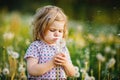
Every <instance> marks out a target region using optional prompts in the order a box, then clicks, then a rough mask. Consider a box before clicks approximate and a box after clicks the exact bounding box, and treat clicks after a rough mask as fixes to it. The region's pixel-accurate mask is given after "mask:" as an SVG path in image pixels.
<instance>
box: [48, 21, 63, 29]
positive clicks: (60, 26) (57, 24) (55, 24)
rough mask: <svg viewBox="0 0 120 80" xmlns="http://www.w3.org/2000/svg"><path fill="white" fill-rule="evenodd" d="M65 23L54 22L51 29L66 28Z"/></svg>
mask: <svg viewBox="0 0 120 80" xmlns="http://www.w3.org/2000/svg"><path fill="white" fill-rule="evenodd" d="M64 25H65V21H54V22H53V23H52V25H51V26H50V27H49V28H64Z"/></svg>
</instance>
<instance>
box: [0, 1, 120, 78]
mask: <svg viewBox="0 0 120 80" xmlns="http://www.w3.org/2000/svg"><path fill="white" fill-rule="evenodd" d="M44 5H55V6H58V7H61V8H62V9H63V10H64V12H65V14H66V15H67V16H68V20H69V22H68V23H69V24H68V26H69V34H68V39H67V46H68V49H69V51H70V55H71V59H72V62H73V64H74V65H75V68H76V71H77V73H76V75H75V77H72V78H71V77H69V78H68V80H120V0H0V80H27V71H26V63H25V60H24V59H23V57H24V54H25V52H26V49H27V48H28V46H29V45H30V43H31V42H32V32H31V21H32V17H33V15H34V14H35V10H36V9H37V8H39V7H41V6H44Z"/></svg>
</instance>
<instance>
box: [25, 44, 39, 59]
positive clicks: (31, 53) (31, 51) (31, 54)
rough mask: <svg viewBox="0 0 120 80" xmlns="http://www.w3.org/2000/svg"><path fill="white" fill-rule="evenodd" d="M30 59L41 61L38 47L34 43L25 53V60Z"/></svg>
mask: <svg viewBox="0 0 120 80" xmlns="http://www.w3.org/2000/svg"><path fill="white" fill-rule="evenodd" d="M28 57H33V58H36V59H39V51H38V47H37V46H36V45H35V44H34V43H32V44H31V45H30V46H29V47H28V49H27V51H26V53H25V56H24V59H25V60H26V59H27V58H28Z"/></svg>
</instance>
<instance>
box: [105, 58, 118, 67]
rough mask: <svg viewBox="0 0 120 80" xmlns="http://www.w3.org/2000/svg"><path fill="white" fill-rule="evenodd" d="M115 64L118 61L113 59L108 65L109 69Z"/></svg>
mask: <svg viewBox="0 0 120 80" xmlns="http://www.w3.org/2000/svg"><path fill="white" fill-rule="evenodd" d="M115 62H116V60H115V59H114V58H111V59H110V60H109V62H108V63H107V68H112V67H113V66H114V65H115Z"/></svg>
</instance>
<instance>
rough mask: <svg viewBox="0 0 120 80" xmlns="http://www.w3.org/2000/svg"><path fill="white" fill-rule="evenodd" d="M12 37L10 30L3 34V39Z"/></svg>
mask: <svg viewBox="0 0 120 80" xmlns="http://www.w3.org/2000/svg"><path fill="white" fill-rule="evenodd" d="M13 38H14V34H13V33H12V32H6V33H4V34H3V39H4V40H11V39H13Z"/></svg>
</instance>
